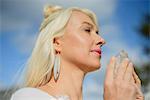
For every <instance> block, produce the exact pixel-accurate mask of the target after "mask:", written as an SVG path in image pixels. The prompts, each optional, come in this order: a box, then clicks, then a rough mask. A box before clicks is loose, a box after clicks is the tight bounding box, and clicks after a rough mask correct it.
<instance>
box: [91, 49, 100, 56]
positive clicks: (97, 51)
mask: <svg viewBox="0 0 150 100" xmlns="http://www.w3.org/2000/svg"><path fill="white" fill-rule="evenodd" d="M91 52H96V53H98V54H99V55H101V53H102V52H101V49H92V50H91Z"/></svg>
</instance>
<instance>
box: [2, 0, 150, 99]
mask: <svg viewBox="0 0 150 100" xmlns="http://www.w3.org/2000/svg"><path fill="white" fill-rule="evenodd" d="M46 3H49V4H56V5H61V6H63V7H69V6H79V7H83V8H88V9H91V10H92V11H94V12H95V13H96V15H97V18H98V21H99V25H100V35H101V36H102V37H104V39H105V40H106V42H107V43H106V45H105V46H104V47H103V48H102V51H103V56H102V60H101V62H102V68H101V69H100V70H98V71H95V72H92V73H89V74H88V75H87V77H86V78H85V81H84V98H85V100H91V99H92V100H99V98H102V93H103V80H104V73H105V67H106V65H107V62H108V61H109V59H110V57H111V56H112V55H115V54H117V52H119V51H120V50H122V49H124V50H125V51H127V52H128V54H129V57H130V59H131V60H132V61H133V62H134V63H135V64H141V63H142V62H144V61H146V60H147V59H146V57H145V56H144V55H143V54H142V42H144V40H143V39H142V38H141V37H140V36H139V35H138V34H137V30H136V29H137V28H138V27H139V26H140V22H141V21H142V18H143V16H144V14H145V13H149V4H150V2H149V0H82V1H81V0H72V1H71V0H2V1H1V11H2V12H1V14H0V18H1V33H0V46H1V47H0V88H2V87H8V86H11V85H12V82H11V81H12V80H13V76H14V75H15V73H16V72H17V70H18V69H19V68H20V67H21V66H22V65H23V64H24V63H25V62H26V60H27V58H28V57H29V55H30V54H31V51H32V48H33V47H34V43H35V40H36V37H37V35H38V30H39V26H40V23H41V22H42V18H43V16H42V14H43V12H42V11H43V6H44V5H45V4H46ZM85 87H86V88H85Z"/></svg>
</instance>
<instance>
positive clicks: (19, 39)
mask: <svg viewBox="0 0 150 100" xmlns="http://www.w3.org/2000/svg"><path fill="white" fill-rule="evenodd" d="M36 38H37V34H28V33H22V34H17V35H16V36H15V37H14V38H12V42H14V44H15V46H16V47H17V48H18V50H19V51H20V53H22V54H29V53H30V52H31V50H32V49H33V47H34V44H35V41H36Z"/></svg>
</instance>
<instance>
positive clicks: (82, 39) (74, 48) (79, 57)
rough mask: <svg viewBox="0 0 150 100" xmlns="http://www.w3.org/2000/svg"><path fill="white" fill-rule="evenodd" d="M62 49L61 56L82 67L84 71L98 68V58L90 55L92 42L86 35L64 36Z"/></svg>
mask: <svg viewBox="0 0 150 100" xmlns="http://www.w3.org/2000/svg"><path fill="white" fill-rule="evenodd" d="M65 38H66V39H65V41H64V44H63V48H62V56H63V58H64V59H66V60H67V61H69V62H71V63H74V64H78V66H81V65H83V66H84V67H85V68H82V69H85V70H86V71H89V70H94V69H95V68H96V67H99V66H100V62H99V58H97V57H95V56H94V55H92V54H91V52H90V50H91V48H92V45H93V40H92V38H91V37H90V36H88V35H87V36H86V35H80V34H79V35H78V34H74V35H72V34H71V35H66V37H65Z"/></svg>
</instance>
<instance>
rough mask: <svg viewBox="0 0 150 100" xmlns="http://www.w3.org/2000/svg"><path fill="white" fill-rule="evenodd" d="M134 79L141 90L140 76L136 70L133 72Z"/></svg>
mask: <svg viewBox="0 0 150 100" xmlns="http://www.w3.org/2000/svg"><path fill="white" fill-rule="evenodd" d="M133 78H134V81H135V84H136V85H137V86H138V87H139V88H141V80H140V79H139V77H138V75H137V74H136V72H135V70H134V71H133Z"/></svg>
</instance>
